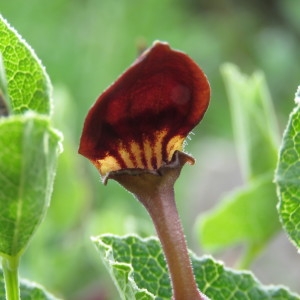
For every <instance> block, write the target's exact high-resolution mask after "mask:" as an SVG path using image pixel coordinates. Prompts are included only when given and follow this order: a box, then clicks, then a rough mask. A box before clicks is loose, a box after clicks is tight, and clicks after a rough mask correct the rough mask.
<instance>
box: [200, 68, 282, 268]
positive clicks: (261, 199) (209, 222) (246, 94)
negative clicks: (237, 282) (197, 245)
mask: <svg viewBox="0 0 300 300" xmlns="http://www.w3.org/2000/svg"><path fill="white" fill-rule="evenodd" d="M222 74H223V76H224V81H225V85H226V88H227V92H228V98H229V100H230V101H229V102H230V107H231V112H232V114H231V115H232V123H233V131H234V133H235V142H236V147H237V152H238V155H239V158H240V165H241V168H242V171H243V173H244V177H245V181H246V183H245V185H244V186H243V187H241V188H238V189H237V190H236V191H235V192H233V193H231V195H229V196H227V197H225V198H224V199H222V201H221V202H220V203H219V205H218V206H217V207H215V208H214V209H212V210H211V211H210V212H207V213H206V214H205V215H204V216H200V217H199V218H198V222H197V224H198V225H197V226H198V235H199V237H200V240H201V245H202V247H203V248H206V249H210V250H212V249H218V250H220V249H221V248H225V247H228V246H230V245H234V244H237V243H245V244H246V247H245V249H246V251H247V252H246V253H244V258H243V261H242V263H241V267H247V266H248V265H249V264H250V263H251V261H252V260H253V259H254V257H255V256H256V255H257V254H258V253H259V252H260V250H261V249H262V248H263V247H264V245H265V244H266V243H267V242H268V241H269V239H270V238H271V237H272V236H273V235H274V234H275V233H276V232H278V231H279V230H280V224H279V218H278V213H277V211H276V201H277V196H276V188H275V185H274V184H273V183H272V180H273V172H274V169H275V167H276V161H277V149H278V148H277V145H278V139H279V138H278V132H277V126H276V121H275V114H274V109H273V106H272V102H271V99H270V95H269V92H268V88H267V85H266V82H265V79H264V76H263V74H262V73H261V72H256V73H254V74H253V75H252V76H251V77H247V76H245V75H243V74H241V73H240V72H239V70H238V69H237V68H236V67H235V66H233V65H230V64H226V65H224V66H223V67H222Z"/></svg>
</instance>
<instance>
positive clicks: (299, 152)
mask: <svg viewBox="0 0 300 300" xmlns="http://www.w3.org/2000/svg"><path fill="white" fill-rule="evenodd" d="M297 99H298V100H297ZM299 99H300V88H299V89H298V95H297V94H296V102H297V104H298V105H297V107H296V108H295V109H294V110H293V112H292V113H291V115H290V118H289V122H288V124H287V128H286V130H285V132H284V135H283V139H282V144H281V148H280V154H279V159H278V165H277V169H276V175H275V182H276V184H277V187H278V195H279V199H280V201H279V206H278V210H279V215H280V219H281V222H282V224H283V226H284V228H285V230H286V232H287V233H288V235H289V237H290V239H291V240H292V241H293V243H294V244H295V245H296V247H297V248H298V249H300V160H299V157H300V107H299V102H298V101H299Z"/></svg>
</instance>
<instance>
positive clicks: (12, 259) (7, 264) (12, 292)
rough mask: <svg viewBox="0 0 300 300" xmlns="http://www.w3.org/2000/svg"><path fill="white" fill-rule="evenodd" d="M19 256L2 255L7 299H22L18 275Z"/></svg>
mask: <svg viewBox="0 0 300 300" xmlns="http://www.w3.org/2000/svg"><path fill="white" fill-rule="evenodd" d="M18 267H19V257H18V256H7V257H2V269H3V274H4V282H5V291H6V300H20V299H21V298H20V288H19V277H18Z"/></svg>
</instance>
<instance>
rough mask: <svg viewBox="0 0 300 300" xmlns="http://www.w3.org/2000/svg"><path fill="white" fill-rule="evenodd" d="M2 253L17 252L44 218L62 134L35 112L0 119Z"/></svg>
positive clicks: (0, 243) (16, 253)
mask: <svg viewBox="0 0 300 300" xmlns="http://www.w3.org/2000/svg"><path fill="white" fill-rule="evenodd" d="M0 149H1V151H0V187H1V189H0V254H4V255H9V256H15V255H18V254H19V253H20V252H21V251H22V250H23V249H24V248H25V246H26V245H27V243H28V241H29V240H30V238H31V236H32V234H33V233H34V231H35V230H36V228H37V226H38V225H39V223H40V222H41V220H42V219H43V217H44V214H45V211H46V209H47V207H48V205H49V201H50V196H51V192H52V186H53V180H54V174H55V167H56V159H57V154H58V151H59V149H60V136H59V135H58V134H57V133H56V132H55V131H53V130H52V129H51V128H50V126H49V120H48V119H47V118H45V117H41V116H37V115H34V114H32V113H30V114H27V115H24V116H11V117H7V118H1V119H0Z"/></svg>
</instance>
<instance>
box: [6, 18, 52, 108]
mask: <svg viewBox="0 0 300 300" xmlns="http://www.w3.org/2000/svg"><path fill="white" fill-rule="evenodd" d="M0 54H2V59H3V65H4V70H3V69H0V72H1V73H2V74H1V75H0V79H1V80H0V81H1V83H0V89H2V93H4V92H5V91H3V89H5V88H3V85H4V78H6V80H5V84H7V94H8V97H9V99H10V101H11V103H10V105H9V106H10V107H11V109H12V111H13V112H14V113H16V114H20V113H24V112H25V111H27V110H33V111H35V112H37V113H41V114H49V113H50V111H51V107H52V103H51V95H50V94H51V85H50V81H49V78H48V75H47V73H46V71H45V69H44V67H43V66H42V64H41V62H40V60H39V59H38V58H37V56H36V54H35V53H34V51H33V50H32V48H31V47H30V46H29V45H28V44H27V43H26V42H25V40H24V39H23V38H22V37H21V36H20V35H19V34H18V33H17V31H16V30H15V29H13V28H12V27H11V26H10V25H9V24H8V22H7V21H6V20H5V19H4V18H3V17H2V16H1V15H0ZM4 72H5V74H3V73H4ZM6 100H8V99H6Z"/></svg>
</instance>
